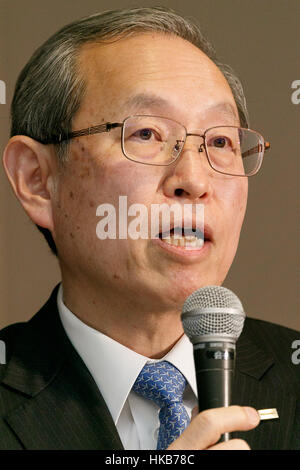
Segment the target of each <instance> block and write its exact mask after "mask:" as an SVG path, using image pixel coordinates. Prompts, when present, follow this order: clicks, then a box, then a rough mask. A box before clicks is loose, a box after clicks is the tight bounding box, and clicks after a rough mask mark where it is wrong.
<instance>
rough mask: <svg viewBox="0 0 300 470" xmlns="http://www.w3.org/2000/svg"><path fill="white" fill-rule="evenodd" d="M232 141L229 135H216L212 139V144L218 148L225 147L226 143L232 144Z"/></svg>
mask: <svg viewBox="0 0 300 470" xmlns="http://www.w3.org/2000/svg"><path fill="white" fill-rule="evenodd" d="M230 144H231V142H230V140H229V139H228V138H227V137H221V136H220V137H215V138H214V139H213V141H212V145H213V146H214V147H217V148H224V147H226V145H230Z"/></svg>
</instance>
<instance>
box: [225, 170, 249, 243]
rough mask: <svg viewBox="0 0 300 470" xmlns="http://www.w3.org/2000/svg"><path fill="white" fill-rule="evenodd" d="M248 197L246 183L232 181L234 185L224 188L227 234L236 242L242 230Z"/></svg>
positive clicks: (243, 181) (245, 180)
mask: <svg viewBox="0 0 300 470" xmlns="http://www.w3.org/2000/svg"><path fill="white" fill-rule="evenodd" d="M247 195H248V181H247V179H246V178H245V179H243V180H241V181H239V180H237V181H234V185H232V186H228V188H226V187H225V188H224V192H223V201H224V204H226V212H227V223H228V225H229V227H228V229H229V230H228V234H229V236H230V237H234V238H236V240H238V238H239V235H240V231H241V228H242V224H243V220H244V216H245V212H246V206H247Z"/></svg>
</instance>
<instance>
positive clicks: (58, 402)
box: [2, 288, 123, 450]
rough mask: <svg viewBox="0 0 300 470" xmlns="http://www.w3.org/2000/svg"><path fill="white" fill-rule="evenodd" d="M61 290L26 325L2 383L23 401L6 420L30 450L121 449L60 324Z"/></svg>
mask: <svg viewBox="0 0 300 470" xmlns="http://www.w3.org/2000/svg"><path fill="white" fill-rule="evenodd" d="M56 295H57V288H56V289H55V290H54V292H53V293H52V296H51V298H50V299H49V301H48V302H47V304H46V305H45V306H44V307H43V308H42V309H41V310H40V312H39V313H38V314H37V315H36V316H35V317H33V319H32V320H31V321H30V322H28V324H27V325H26V326H25V334H24V333H23V334H22V336H21V337H20V341H18V342H17V344H16V346H15V349H14V352H13V355H12V357H11V360H10V362H9V364H8V367H7V370H6V373H5V375H4V378H3V380H2V382H3V383H5V384H6V385H8V386H9V387H11V388H13V389H15V390H18V391H19V392H21V393H22V394H23V396H24V400H23V401H22V403H21V405H19V406H18V407H17V408H16V409H13V410H12V411H11V412H10V413H9V414H8V415H7V416H6V418H5V420H6V422H7V423H8V424H9V426H10V427H11V428H12V429H13V430H14V432H15V433H16V435H17V436H18V438H19V439H20V441H21V442H22V444H23V445H24V447H25V448H26V449H59V450H60V449H87V450H91V449H122V448H123V447H122V444H121V441H120V438H119V435H118V433H117V430H116V427H115V425H114V423H113V420H112V417H111V415H110V413H109V410H108V408H107V406H106V404H105V402H104V400H103V398H102V395H101V394H100V392H99V389H98V387H97V385H96V384H95V382H94V380H93V378H92V376H91V374H90V373H89V371H88V369H87V368H86V366H85V364H84V363H83V361H82V359H81V358H80V357H79V355H78V354H77V352H76V351H75V349H74V348H73V346H72V345H71V343H70V341H69V339H68V338H67V336H66V334H65V332H64V330H63V327H62V325H61V323H60V319H59V315H58V311H57V307H56Z"/></svg>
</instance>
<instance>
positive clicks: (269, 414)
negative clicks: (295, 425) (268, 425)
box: [257, 408, 279, 421]
mask: <svg viewBox="0 0 300 470" xmlns="http://www.w3.org/2000/svg"><path fill="white" fill-rule="evenodd" d="M257 412H258V414H259V416H260V419H261V421H262V420H266V419H277V418H279V415H278V412H277V409H276V408H268V409H266V410H257Z"/></svg>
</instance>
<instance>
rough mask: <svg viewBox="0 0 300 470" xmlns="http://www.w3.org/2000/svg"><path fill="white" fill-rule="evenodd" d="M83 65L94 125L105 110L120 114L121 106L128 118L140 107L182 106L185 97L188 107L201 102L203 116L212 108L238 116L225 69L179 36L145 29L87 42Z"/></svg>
mask: <svg viewBox="0 0 300 470" xmlns="http://www.w3.org/2000/svg"><path fill="white" fill-rule="evenodd" d="M79 65H80V71H81V74H82V75H83V76H84V77H85V80H86V93H85V97H84V99H83V102H82V106H81V110H82V111H84V109H85V110H86V112H85V117H88V119H89V117H91V125H92V124H96V123H95V122H94V120H93V118H92V116H93V115H95V116H96V115H99V111H100V110H101V111H102V112H103V110H105V114H106V115H107V113H108V115H109V117H108V119H107V120H112V119H113V118H114V113H115V112H116V113H117V115H116V119H117V120H120V119H121V116H120V111H121V114H122V116H123V118H125V117H127V116H128V115H130V114H133V113H134V112H135V113H138V111H139V110H143V113H142V114H147V113H146V112H145V111H147V110H148V109H149V110H151V109H153V110H158V111H159V110H166V112H167V111H168V106H169V105H170V106H171V105H172V106H173V111H174V104H177V105H178V106H177V109H179V108H180V106H181V102H182V103H183V105H184V107H185V108H186V109H190V108H191V106H193V109H194V110H195V109H196V113H197V107H198V108H199V114H200V111H201V118H202V117H204V114H205V113H206V111H207V112H208V113H209V114H211V113H215V114H220V116H222V115H224V116H226V117H228V119H227V121H229V120H230V119H231V121H233V119H234V120H238V112H237V109H235V108H236V106H235V102H234V98H233V96H232V93H231V90H230V87H229V85H228V82H227V81H226V79H225V77H224V75H223V74H222V73H221V71H220V70H219V68H218V67H217V66H216V64H214V62H213V61H211V59H209V58H208V57H207V56H206V55H205V54H204V53H203V52H202V51H201V50H200V49H198V48H197V47H196V46H194V45H193V44H191V43H189V42H187V41H185V40H184V39H181V38H179V37H176V36H166V35H161V34H159V33H156V34H153V33H152V34H150V33H144V34H139V35H136V36H133V37H130V38H123V39H120V40H119V41H117V42H115V43H113V44H97V43H93V44H88V45H85V46H83V49H82V51H81V55H80V61H79ZM135 95H136V96H135ZM154 95H155V96H154ZM197 95H198V98H197ZM175 101H176V103H175ZM223 102H227V103H225V104H224V103H223ZM213 105H214V106H215V109H213V108H212V106H213ZM101 107H102V108H101ZM206 108H211V109H207V110H206ZM191 109H192V108H191ZM87 111H88V112H87ZM79 114H80V111H79ZM149 114H156V115H162V114H159V113H157V112H152V113H151V112H149ZM172 115H173V118H174V115H176V110H175V112H173V113H172ZM166 117H168V116H167V115H166ZM97 119H98V118H97ZM89 125H90V124H89Z"/></svg>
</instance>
